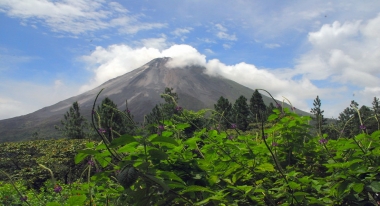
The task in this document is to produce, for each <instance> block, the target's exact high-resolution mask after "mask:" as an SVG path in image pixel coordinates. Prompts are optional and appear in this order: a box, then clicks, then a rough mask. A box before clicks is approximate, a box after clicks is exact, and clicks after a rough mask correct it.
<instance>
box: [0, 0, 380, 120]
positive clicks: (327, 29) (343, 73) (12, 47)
mask: <svg viewBox="0 0 380 206" xmlns="http://www.w3.org/2000/svg"><path fill="white" fill-rule="evenodd" d="M378 8H380V2H379V1H354V0H352V1H350V0H345V1H331V2H328V1H313V0H310V1H271V0H269V1H258V0H257V1H255V0H225V1H219V0H218V1H217V0H208V1H204V0H202V1H201V0H192V1H188V0H183V1H174V0H170V1H169V0H160V1H147V0H140V1H132V0H125V1H106V0H62V1H59V0H54V1H53V0H50V1H49V0H24V1H19V0H2V1H0V25H1V27H2V29H1V31H0V32H1V37H0V119H5V118H11V117H15V116H19V115H24V114H28V113H31V112H34V111H36V110H38V109H40V108H42V107H46V106H49V105H52V104H54V103H56V102H58V101H61V100H64V99H66V98H68V97H71V96H74V95H77V94H80V93H82V92H84V91H87V90H89V89H92V88H95V87H96V86H99V85H100V84H101V83H103V82H105V81H107V80H108V79H110V78H114V77H117V76H119V75H122V74H124V73H126V72H129V71H131V70H133V69H135V68H138V67H139V66H142V65H143V64H145V63H146V62H148V61H150V60H151V59H153V58H157V57H163V56H171V57H173V58H174V59H175V60H174V61H173V62H172V64H173V66H182V65H186V64H200V65H203V66H205V67H206V68H207V73H208V74H210V75H222V76H224V77H226V78H230V79H232V80H234V81H236V82H239V83H240V84H243V85H245V86H247V87H250V88H252V89H256V88H263V89H266V90H268V91H270V92H271V93H272V94H273V95H274V96H275V97H276V98H277V99H280V100H282V99H283V97H286V98H287V99H289V100H290V101H291V102H292V104H293V105H294V106H295V107H297V108H300V109H303V110H305V111H310V108H311V107H312V102H313V100H314V99H315V97H316V96H317V95H319V97H320V99H321V100H322V109H324V110H325V116H327V117H335V118H336V117H337V116H338V115H339V113H340V112H341V111H342V110H343V109H344V108H345V107H347V106H349V103H350V101H351V100H355V101H357V102H358V103H359V104H360V105H363V104H365V105H371V102H372V100H373V98H374V97H375V96H376V97H380V83H379V82H380V81H379V80H380V35H379V34H380V10H379V9H378Z"/></svg>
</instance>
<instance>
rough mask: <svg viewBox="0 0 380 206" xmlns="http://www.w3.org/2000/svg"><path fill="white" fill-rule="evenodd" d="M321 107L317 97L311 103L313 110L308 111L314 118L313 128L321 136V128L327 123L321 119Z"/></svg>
mask: <svg viewBox="0 0 380 206" xmlns="http://www.w3.org/2000/svg"><path fill="white" fill-rule="evenodd" d="M321 105H322V103H321V100H320V99H319V96H317V98H315V100H314V102H313V106H314V108H311V110H310V113H312V114H314V116H315V117H314V118H313V119H314V120H315V121H316V124H315V126H316V128H317V131H318V133H319V134H322V127H323V126H324V125H326V121H327V120H326V119H325V118H323V113H324V110H322V109H321Z"/></svg>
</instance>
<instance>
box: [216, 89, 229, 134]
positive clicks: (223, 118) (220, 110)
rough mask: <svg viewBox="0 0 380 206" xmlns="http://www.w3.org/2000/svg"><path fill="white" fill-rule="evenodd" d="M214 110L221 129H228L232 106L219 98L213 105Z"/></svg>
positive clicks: (226, 100)
mask: <svg viewBox="0 0 380 206" xmlns="http://www.w3.org/2000/svg"><path fill="white" fill-rule="evenodd" d="M214 109H215V111H216V115H215V118H216V121H217V122H218V123H219V124H220V125H221V126H222V127H223V129H228V128H230V127H231V123H230V122H231V121H232V120H231V112H232V104H231V103H230V102H229V101H228V99H227V98H224V97H223V96H221V97H220V98H219V100H218V102H217V103H216V104H214Z"/></svg>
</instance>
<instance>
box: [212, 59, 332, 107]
mask: <svg viewBox="0 0 380 206" xmlns="http://www.w3.org/2000/svg"><path fill="white" fill-rule="evenodd" d="M206 67H207V73H208V74H210V75H216V74H219V75H221V76H223V77H225V78H228V79H231V80H233V81H236V82H238V83H240V84H242V85H244V86H246V87H249V88H251V89H265V90H267V91H269V92H271V94H272V95H273V96H274V97H275V98H277V99H279V100H282V99H283V96H284V97H286V98H288V99H289V100H290V101H291V102H292V104H293V105H295V106H296V107H297V108H299V109H306V111H307V109H308V107H307V102H306V100H307V99H313V98H314V97H315V96H317V95H318V94H324V93H327V92H329V91H331V90H330V89H319V88H318V87H316V86H315V85H313V83H312V82H310V81H309V80H308V79H305V78H303V79H300V80H291V79H282V78H279V77H277V76H276V75H275V74H273V73H272V71H270V70H265V69H258V68H256V66H255V65H252V64H247V63H244V62H242V63H239V64H235V65H225V64H224V63H221V62H220V61H219V60H217V59H213V60H210V61H208V63H207V66H206Z"/></svg>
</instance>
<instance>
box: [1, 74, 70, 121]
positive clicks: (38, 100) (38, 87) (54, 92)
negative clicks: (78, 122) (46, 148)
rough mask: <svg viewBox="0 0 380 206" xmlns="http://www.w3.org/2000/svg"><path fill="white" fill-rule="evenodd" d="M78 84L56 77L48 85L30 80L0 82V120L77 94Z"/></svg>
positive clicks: (23, 113)
mask: <svg viewBox="0 0 380 206" xmlns="http://www.w3.org/2000/svg"><path fill="white" fill-rule="evenodd" d="M77 88H78V85H74V84H71V85H66V84H65V83H64V82H63V81H62V80H60V79H56V80H55V81H53V82H51V83H50V84H48V85H43V84H36V83H32V82H20V81H10V80H6V81H1V82H0V120H1V119H6V118H11V117H15V116H19V115H25V114H28V113H30V112H33V111H36V110H38V109H41V108H42V107H43V106H48V105H52V104H55V103H57V102H58V101H61V100H64V99H67V98H69V97H72V96H73V95H76V94H78V89H77Z"/></svg>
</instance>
